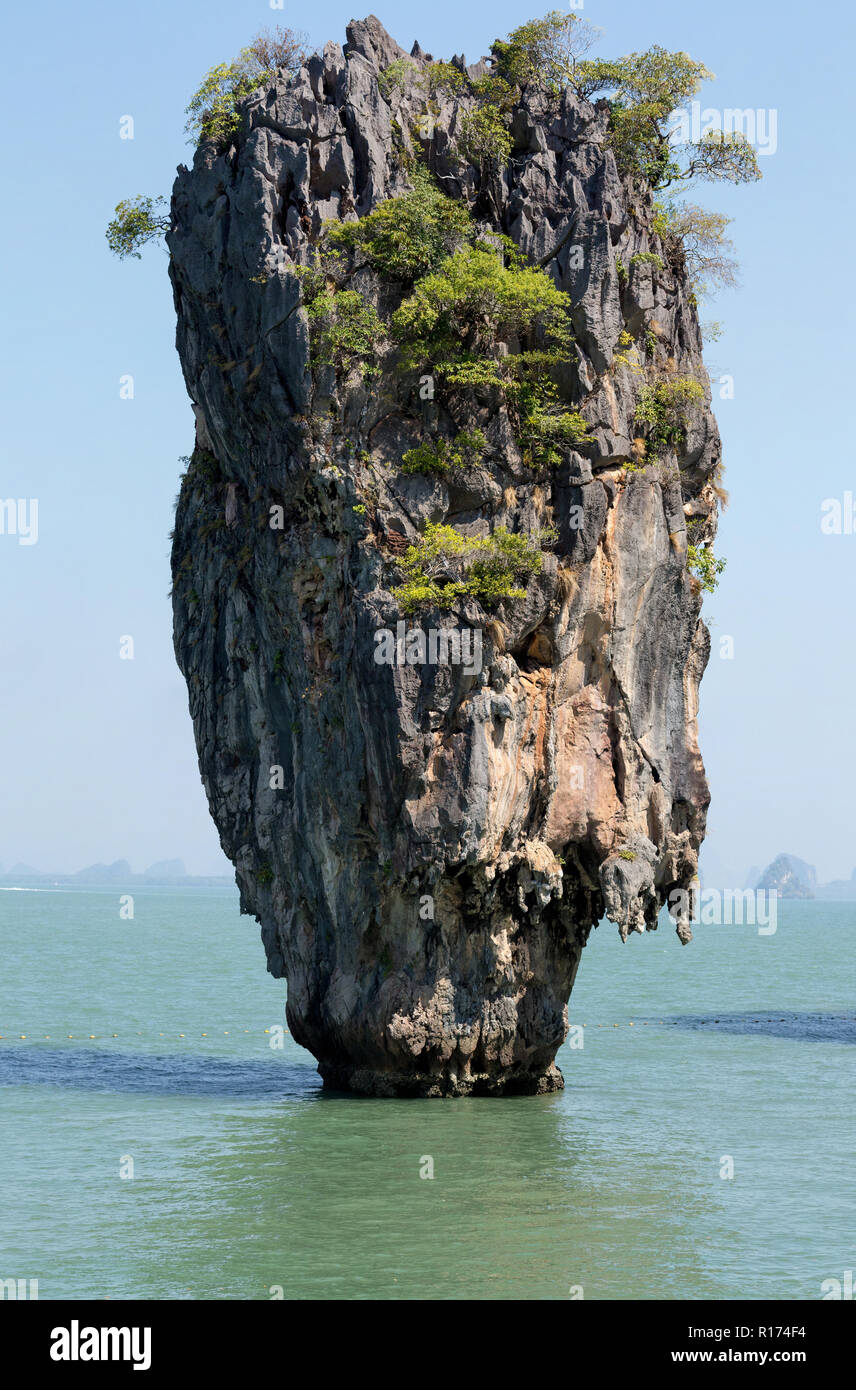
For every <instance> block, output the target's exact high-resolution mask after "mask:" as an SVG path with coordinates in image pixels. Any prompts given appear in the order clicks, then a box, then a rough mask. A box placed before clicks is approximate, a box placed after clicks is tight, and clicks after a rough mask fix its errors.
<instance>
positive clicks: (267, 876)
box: [256, 864, 273, 884]
mask: <svg viewBox="0 0 856 1390" xmlns="http://www.w3.org/2000/svg"><path fill="white" fill-rule="evenodd" d="M256 878H257V879H258V881H259V883H265V884H267V883H273V869H272V868H271V866H270V864H262V867H261V868H260V869H259V871H258V873H257V874H256Z"/></svg>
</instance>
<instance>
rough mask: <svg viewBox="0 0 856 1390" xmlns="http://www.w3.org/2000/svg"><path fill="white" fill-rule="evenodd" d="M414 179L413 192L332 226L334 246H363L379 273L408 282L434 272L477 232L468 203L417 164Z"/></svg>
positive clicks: (329, 232)
mask: <svg viewBox="0 0 856 1390" xmlns="http://www.w3.org/2000/svg"><path fill="white" fill-rule="evenodd" d="M455 71H457V69H455ZM410 178H411V181H412V182H413V188H412V189H411V190H410V192H408V193H404V194H402V195H401V196H400V197H398V198H388V199H387V200H386V201H385V202H383V203H381V204H380V206H379V207H377V208H375V210H374V212H370V213H369V214H368V216H367V217H362V218H360V220H359V221H358V222H337V223H334V224H332V225H330V226H329V227H328V228H327V240H328V242H329V244H330V245H331V246H333V247H345V248H347V249H348V250H351V251H356V250H359V251H361V252H362V253H363V255H364V256H365V257H366V260H367V261H368V262H369V264H370V265H371V266H372V267H373V268H374V269H375V270H377V271H378V273H379V274H380V275H383V276H384V277H386V278H387V279H390V280H402V281H405V282H407V283H412V282H413V281H414V280H416V279H418V278H419V277H420V276H421V275H426V274H428V272H429V271H432V270H434V269H435V268H436V267H437V266H438V265H439V264H440V263H441V262H442V261H443V260H444V259H445V257H446V256H448V255H450V254H451V253H452V252H453V251H455V250H457V248H458V247H459V246H461V245H462V244H463V243H464V242H465V241H467V240H470V239H471V238H472V237H473V235H474V229H473V224H472V220H471V218H470V215H469V213H468V211H467V209H466V207H465V206H464V204H463V203H461V202H459V201H458V200H457V199H456V198H449V197H447V195H446V194H445V193H443V192H442V191H441V190H440V189H439V188H438V187H437V185H436V184H435V183H434V181H433V179H432V178H431V175H430V174H429V172H428V170H427V169H423V168H421V167H419V166H416V167H414V168H413V169H412V171H411V174H410Z"/></svg>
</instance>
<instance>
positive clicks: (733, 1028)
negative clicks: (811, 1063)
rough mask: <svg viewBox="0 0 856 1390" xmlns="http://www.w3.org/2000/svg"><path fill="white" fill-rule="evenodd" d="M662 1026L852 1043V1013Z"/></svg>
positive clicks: (704, 1017) (753, 1016) (684, 1018)
mask: <svg viewBox="0 0 856 1390" xmlns="http://www.w3.org/2000/svg"><path fill="white" fill-rule="evenodd" d="M658 1021H659V1020H658ZM649 1022H653V1020H649ZM663 1023H664V1024H665V1025H668V1026H670V1027H672V1028H688V1029H690V1030H692V1031H694V1032H695V1031H704V1032H708V1033H709V1032H714V1033H742V1034H748V1035H751V1036H756V1037H769V1038H789V1039H791V1040H793V1041H795V1042H836V1043H856V1013H794V1012H791V1011H784V1012H779V1011H777V1012H770V1011H768V1010H764V1011H761V1012H758V1013H719V1014H682V1015H679V1016H678V1017H676V1018H667V1019H663Z"/></svg>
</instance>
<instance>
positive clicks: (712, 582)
mask: <svg viewBox="0 0 856 1390" xmlns="http://www.w3.org/2000/svg"><path fill="white" fill-rule="evenodd" d="M726 564H727V561H725V560H717V558H716V556H715V555H714V553H713V551H712V550H711V549H710V547H709V546H707V545H704V546H701V545H688V546H687V569H688V570H689V572H690V574H693V575H695V577H696V579H698V581H699V583H700V584H701V587H702V588H703V589H704V591H705V593H708V594H712V593H713V591H714V589H715V588H716V586H717V584H718V583H719V576H720V575H721V574H722V571H723V570H724V569H725V566H726Z"/></svg>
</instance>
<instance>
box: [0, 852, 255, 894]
mask: <svg viewBox="0 0 856 1390" xmlns="http://www.w3.org/2000/svg"><path fill="white" fill-rule="evenodd" d="M234 882H235V880H234V879H233V878H232V877H231V875H229V874H189V873H188V872H187V870H186V869H185V867H184V862H183V860H181V859H159V860H158V861H157V863H156V864H150V865H149V867H148V868H147V869H146V870H144V872H143V873H141V874H135V873H134V871H133V869H132V868H131V866H130V864H129V863H128V861H127V859H116V860H115V861H114V862H113V863H112V864H90V865H89V866H88V867H87V868H85V869H79V870H78V871H77V873H75V874H52V873H44V872H43V871H42V870H41V869H34V868H32V866H31V865H29V864H20V863H19V864H13V865H12V868H11V869H6V870H4V869H3V868H2V865H0V887H2V886H4V885H6V886H8V887H29V886H30V885H31V884H32V885H38V884H45V885H47V884H50V885H51V886H59V887H63V886H77V887H82V886H88V885H90V884H91V885H92V886H93V887H100V886H101V885H103V884H107V885H109V884H115V885H116V887H117V888H118V887H121V888H125V887H128V886H129V885H130V886H137V885H144V884H150V885H153V886H161V887H170V888H175V887H196V888H232V887H234Z"/></svg>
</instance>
